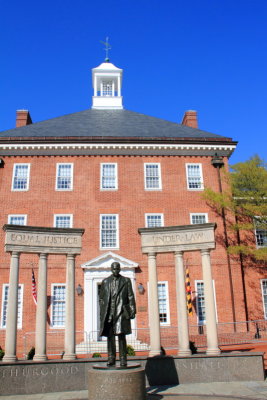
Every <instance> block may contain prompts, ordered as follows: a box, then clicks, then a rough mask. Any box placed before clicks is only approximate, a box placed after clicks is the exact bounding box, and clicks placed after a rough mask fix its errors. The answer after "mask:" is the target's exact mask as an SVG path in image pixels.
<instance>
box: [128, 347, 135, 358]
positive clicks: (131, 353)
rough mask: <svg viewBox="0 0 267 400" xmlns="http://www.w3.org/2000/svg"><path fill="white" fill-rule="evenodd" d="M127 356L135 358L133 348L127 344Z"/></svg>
mask: <svg viewBox="0 0 267 400" xmlns="http://www.w3.org/2000/svg"><path fill="white" fill-rule="evenodd" d="M127 354H128V356H135V351H134V348H133V346H131V345H130V344H127Z"/></svg>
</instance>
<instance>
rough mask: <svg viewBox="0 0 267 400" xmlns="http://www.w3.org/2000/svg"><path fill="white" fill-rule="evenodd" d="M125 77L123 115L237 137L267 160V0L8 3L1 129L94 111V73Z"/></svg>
mask: <svg viewBox="0 0 267 400" xmlns="http://www.w3.org/2000/svg"><path fill="white" fill-rule="evenodd" d="M106 36H109V38H110V42H111V46H112V50H111V51H110V60H111V62H113V63H114V64H115V65H116V66H118V67H120V68H123V70H124V77H123V96H124V107H125V108H126V109H128V110H132V111H137V112H140V113H144V114H148V115H152V116H155V117H159V118H163V119H166V120H170V121H174V122H181V120H182V117H183V114H184V111H186V110H189V109H193V110H197V111H198V116H199V127H200V128H201V129H203V130H206V131H209V132H213V133H217V134H220V135H223V136H229V137H232V138H233V139H234V140H237V141H238V142H239V145H238V147H237V149H236V151H235V153H234V155H233V156H232V157H231V163H235V162H239V161H245V160H246V159H248V158H249V157H251V156H252V155H254V154H255V153H257V154H259V155H260V157H262V158H265V160H266V159H267V154H266V148H267V112H266V107H267V78H266V73H267V1H266V0H242V1H241V0H232V1H229V0H201V1H200V0H199V1H197V0H191V1H179V0H176V1H171V0H165V1H159V0H134V1H133V0H113V1H111V0H103V1H98V2H91V1H88V0H87V1H84V0H76V2H75V1H73V0H71V1H69V0H65V1H64V2H63V1H56V0H54V1H51V0H47V1H46V2H36V1H28V0H25V1H23V2H21V1H12V0H10V2H7V1H6V2H4V3H2V5H1V15H0V37H1V40H0V52H1V56H2V57H1V64H0V73H1V79H0V130H1V131H2V130H5V129H10V128H13V127H14V126H15V111H16V109H21V108H25V109H28V110H29V111H30V113H31V116H32V119H33V121H34V122H37V121H41V120H46V119H50V118H53V117H57V116H60V115H63V114H69V113H73V112H77V111H81V110H84V109H86V108H89V107H91V96H92V84H91V68H93V67H95V66H97V65H99V64H100V63H101V62H102V61H103V60H104V57H105V53H104V50H103V45H101V44H100V41H101V40H104V39H105V37H106Z"/></svg>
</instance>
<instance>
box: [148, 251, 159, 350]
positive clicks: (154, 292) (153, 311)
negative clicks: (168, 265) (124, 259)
mask: <svg viewBox="0 0 267 400" xmlns="http://www.w3.org/2000/svg"><path fill="white" fill-rule="evenodd" d="M148 281H149V293H148V307H149V332H150V352H149V356H150V357H153V356H157V355H159V354H160V353H161V346H160V323H159V300H158V278H157V263H156V254H155V253H149V254H148Z"/></svg>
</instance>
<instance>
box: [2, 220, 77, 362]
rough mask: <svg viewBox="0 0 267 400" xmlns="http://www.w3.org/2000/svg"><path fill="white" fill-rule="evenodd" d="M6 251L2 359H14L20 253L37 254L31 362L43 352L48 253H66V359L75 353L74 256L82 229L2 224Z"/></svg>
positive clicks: (36, 359)
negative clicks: (35, 301)
mask: <svg viewBox="0 0 267 400" xmlns="http://www.w3.org/2000/svg"><path fill="white" fill-rule="evenodd" d="M3 230H4V231H5V232H6V237H5V251H6V252H10V254H11V263H10V278H9V293H8V307H7V323H6V340H5V356H4V358H3V362H13V361H16V359H17V357H16V342H17V340H16V339H17V314H18V283H19V259H20V254H21V253H37V254H39V272H38V290H37V310H36V330H35V332H36V336H35V356H34V361H44V360H46V359H47V355H46V318H47V317H46V314H47V259H48V255H49V254H65V255H66V328H65V353H64V359H65V360H73V359H75V358H76V355H75V256H76V255H77V254H80V252H81V237H82V235H83V233H84V230H83V229H66V228H44V227H35V226H19V225H4V226H3Z"/></svg>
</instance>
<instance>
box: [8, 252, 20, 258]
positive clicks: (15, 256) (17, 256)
mask: <svg viewBox="0 0 267 400" xmlns="http://www.w3.org/2000/svg"><path fill="white" fill-rule="evenodd" d="M10 254H11V257H13V258H19V256H20V253H19V252H18V251H11V252H10Z"/></svg>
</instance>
